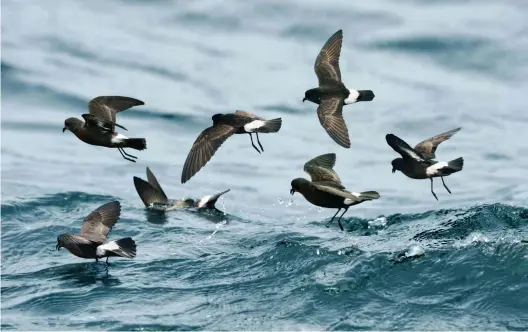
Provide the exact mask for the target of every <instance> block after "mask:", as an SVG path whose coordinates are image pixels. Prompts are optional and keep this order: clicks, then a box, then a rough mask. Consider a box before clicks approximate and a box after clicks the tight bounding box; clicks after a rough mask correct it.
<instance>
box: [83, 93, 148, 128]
mask: <svg viewBox="0 0 528 332" xmlns="http://www.w3.org/2000/svg"><path fill="white" fill-rule="evenodd" d="M139 105H145V103H144V102H142V101H141V100H139V99H135V98H130V97H122V96H100V97H96V98H94V99H92V100H90V102H89V103H88V112H89V113H90V114H91V115H93V116H95V117H98V118H101V119H105V120H109V121H112V122H114V123H115V122H116V113H117V112H121V111H124V110H127V109H129V108H131V107H133V106H139Z"/></svg>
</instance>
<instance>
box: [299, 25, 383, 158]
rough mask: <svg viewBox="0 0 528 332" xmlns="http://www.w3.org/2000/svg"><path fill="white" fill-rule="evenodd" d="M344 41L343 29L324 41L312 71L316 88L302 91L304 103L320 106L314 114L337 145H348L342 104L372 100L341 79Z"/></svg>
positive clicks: (365, 93) (364, 91)
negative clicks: (308, 102)
mask: <svg viewBox="0 0 528 332" xmlns="http://www.w3.org/2000/svg"><path fill="white" fill-rule="evenodd" d="M342 43H343V31H342V30H339V31H337V32H336V33H334V34H333V35H332V36H331V37H330V38H329V39H328V41H327V42H326V43H325V44H324V46H323V48H322V49H321V51H320V52H319V55H318V56H317V59H316V60H315V66H314V69H315V74H316V75H317V78H318V79H319V86H318V87H317V88H313V89H309V90H307V91H306V92H305V93H304V98H303V102H304V101H305V100H309V101H311V102H313V103H316V104H318V105H319V107H318V108H317V116H318V117H319V121H320V122H321V125H322V126H323V128H324V129H325V130H326V132H327V133H328V135H330V137H331V138H332V139H333V140H334V141H335V142H336V143H337V144H339V145H341V146H342V147H345V148H350V138H349V137H348V129H347V126H346V123H345V119H343V106H344V105H348V104H353V103H356V102H359V101H371V100H373V99H374V97H375V96H374V92H372V91H371V90H354V89H349V88H347V87H346V86H345V85H344V84H343V82H342V81H341V70H340V68H339V56H340V54H341V45H342Z"/></svg>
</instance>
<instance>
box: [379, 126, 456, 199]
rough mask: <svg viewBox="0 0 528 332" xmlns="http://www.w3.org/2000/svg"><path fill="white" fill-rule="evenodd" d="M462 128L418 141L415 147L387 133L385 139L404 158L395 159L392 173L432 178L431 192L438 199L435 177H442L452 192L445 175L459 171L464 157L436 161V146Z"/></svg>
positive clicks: (412, 177)
mask: <svg viewBox="0 0 528 332" xmlns="http://www.w3.org/2000/svg"><path fill="white" fill-rule="evenodd" d="M460 129H461V128H456V129H453V130H450V131H447V132H445V133H442V134H440V135H437V136H434V137H431V138H428V139H426V140H425V141H422V142H420V143H418V144H417V145H416V146H415V147H414V149H413V148H411V147H410V146H409V144H407V143H406V142H405V141H404V140H402V139H401V138H399V137H397V136H396V135H393V134H387V135H386V136H385V139H386V140H387V143H388V144H389V145H390V147H391V148H393V149H394V151H396V152H398V153H399V154H400V155H401V156H402V158H396V159H394V160H393V161H392V162H391V163H392V173H394V172H396V171H397V170H398V171H400V172H402V173H403V174H405V175H406V176H407V177H410V178H411V179H427V178H428V179H430V180H431V193H432V194H433V196H434V198H436V200H438V197H437V196H436V194H435V192H434V190H433V178H436V177H440V178H441V179H442V183H443V184H444V188H446V190H447V192H448V193H450V194H451V190H449V188H448V187H447V185H446V184H445V182H444V176H448V175H451V174H453V173H456V172H459V171H461V170H462V168H463V167H464V158H462V157H460V158H457V159H454V160H451V161H449V162H445V161H436V160H434V159H435V158H436V156H435V153H436V148H437V147H438V145H440V143H442V142H443V141H446V140H448V139H449V138H451V137H452V136H453V135H454V134H456V133H457V132H458V131H459V130H460Z"/></svg>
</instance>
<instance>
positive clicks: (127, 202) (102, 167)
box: [1, 0, 528, 330]
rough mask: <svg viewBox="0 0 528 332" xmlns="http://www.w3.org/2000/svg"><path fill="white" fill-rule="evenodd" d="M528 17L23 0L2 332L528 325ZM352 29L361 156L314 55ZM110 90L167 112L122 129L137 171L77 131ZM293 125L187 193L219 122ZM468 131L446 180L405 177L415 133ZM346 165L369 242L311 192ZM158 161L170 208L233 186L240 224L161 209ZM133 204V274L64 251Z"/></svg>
mask: <svg viewBox="0 0 528 332" xmlns="http://www.w3.org/2000/svg"><path fill="white" fill-rule="evenodd" d="M527 13H528V6H527V4H526V3H525V2H524V1H500V2H499V1H484V0H483V1H420V0H415V1H405V2H403V1H381V0H380V1H348V0H336V1H318V0H297V1H283V0H274V1H230V2H225V1H213V0H204V1H192V2H191V1H169V0H166V1H164V0H158V1H103V0H97V1H95V0H94V1H80V0H71V1H58V0H56V1H39V0H26V1H8V0H4V1H3V2H2V68H1V70H2V105H1V106H2V134H1V139H2V153H1V157H2V158H1V166H2V174H1V175H2V178H1V179H2V227H1V231H2V238H1V239H2V243H1V245H2V260H1V264H2V279H1V281H2V285H1V290H2V294H1V295H2V302H1V324H2V325H1V328H2V329H20V330H28V329H30V330H52V329H53V330H65V329H103V330H109V329H110V330H135V329H143V330H160V329H161V330H162V329H167V330H168V329H171V330H175V329H180V330H182V329H183V330H187V329H195V330H198V329H207V330H233V329H236V330H269V329H274V330H353V329H369V330H370V329H377V330H380V329H381V330H401V329H408V330H424V329H427V330H527V329H528V297H527V295H528V243H525V242H522V241H523V240H524V241H527V240H528V209H527V207H528V182H527V177H526V176H527V169H528V145H527V142H528V134H527V130H526V128H527V126H528V112H527V105H526V91H528V20H526V15H527ZM340 28H342V29H343V31H344V43H343V50H342V53H341V70H342V77H343V80H344V82H345V83H346V84H347V85H350V86H351V87H355V88H359V89H372V90H373V91H374V92H375V93H376V99H375V100H374V101H373V102H371V103H360V104H357V105H352V106H347V107H346V108H345V111H344V114H345V119H346V121H347V124H348V128H349V132H350V137H351V141H352V147H351V149H343V148H341V147H339V146H338V145H337V144H335V143H334V142H333V141H332V140H331V139H330V138H329V137H328V135H327V134H326V133H325V132H324V130H323V129H322V127H321V126H320V124H319V121H318V119H317V116H316V113H315V109H316V107H315V105H314V104H312V103H302V102H301V100H302V98H303V96H304V91H305V90H306V89H308V88H312V87H314V86H315V85H316V83H317V79H316V77H315V74H314V72H313V62H314V60H315V57H316V55H317V52H318V51H319V49H320V47H321V46H322V45H323V44H324V42H325V41H326V39H327V38H328V37H329V36H330V35H331V34H332V33H334V32H335V31H336V30H338V29H340ZM99 95H125V96H131V97H134V98H138V99H141V100H143V101H145V106H140V107H135V108H133V109H131V110H129V111H126V112H123V113H120V114H119V119H120V120H119V123H120V124H121V125H124V126H125V127H127V128H128V130H129V131H128V133H127V134H129V135H131V136H136V137H146V138H147V142H148V143H147V144H148V150H146V151H143V152H137V153H136V155H137V156H138V157H139V160H138V163H137V164H132V163H129V162H127V161H125V160H123V159H122V158H121V156H120V155H119V153H118V152H117V151H116V150H113V149H105V148H98V147H93V146H89V145H86V144H83V143H82V142H80V141H79V140H78V139H76V138H75V137H74V136H73V135H72V134H71V133H69V132H66V133H62V127H63V123H64V119H66V118H67V117H71V116H76V117H79V116H80V115H81V114H82V113H85V112H86V108H87V102H88V101H89V100H90V99H92V98H93V97H96V96H99ZM236 109H243V110H247V111H250V112H254V113H256V114H258V115H261V116H263V117H266V118H273V117H279V116H280V117H282V118H283V127H282V129H281V131H280V132H279V133H278V134H273V135H261V142H262V144H263V146H264V148H265V152H264V153H263V154H262V155H258V154H257V153H256V151H254V150H253V148H252V147H251V145H250V141H249V138H248V137H247V136H244V135H236V136H234V137H232V138H230V139H229V140H228V141H227V142H226V143H225V144H224V145H223V146H222V147H221V148H220V149H219V150H218V152H217V153H216V155H215V156H214V157H213V159H212V160H211V161H210V162H209V163H208V164H207V165H206V166H205V167H204V168H203V169H202V170H201V171H200V172H199V173H198V174H197V175H195V176H194V177H193V178H192V179H191V180H190V181H189V182H188V183H186V184H185V185H181V184H180V175H181V169H182V165H183V163H184V161H185V157H186V155H187V153H188V151H189V149H190V147H191V145H192V143H193V142H194V140H195V138H196V137H197V136H198V134H199V132H200V131H201V130H202V129H203V128H205V127H206V126H209V125H210V123H211V120H210V118H211V115H212V114H214V113H222V112H224V113H225V112H232V111H234V110H236ZM459 126H461V127H462V130H461V131H460V132H459V133H457V134H456V135H455V136H454V137H453V138H452V139H450V140H449V141H447V142H445V143H443V144H442V145H441V146H440V147H439V149H438V151H437V156H438V157H439V158H440V159H443V160H450V159H454V158H456V157H459V156H462V157H464V159H465V167H464V170H463V171H462V172H459V173H456V174H453V175H451V176H449V177H447V178H446V183H447V184H448V186H449V187H450V189H451V191H452V192H453V194H452V195H449V194H448V193H447V192H446V191H445V190H444V189H443V187H442V185H441V182H440V181H436V183H435V191H436V193H437V195H438V197H439V201H436V200H435V199H434V198H433V197H432V195H431V193H430V191H429V182H428V181H417V180H411V179H408V178H406V177H404V176H403V175H402V174H401V173H396V174H392V173H391V168H392V167H391V165H390V161H391V160H392V159H393V158H395V157H397V155H396V154H395V153H394V151H392V149H391V148H390V147H389V146H388V145H387V144H386V142H385V134H387V133H394V134H396V135H398V136H401V137H402V138H404V139H405V140H407V141H408V142H409V143H410V144H412V145H414V144H416V143H417V142H419V141H421V140H422V139H425V138H427V137H430V136H432V135H435V134H438V133H441V132H443V131H446V130H449V129H452V128H455V127H459ZM328 152H335V153H336V154H337V164H336V167H335V169H336V171H337V172H338V174H339V175H340V177H341V179H342V180H343V183H344V184H345V186H347V188H349V189H350V190H353V191H364V190H376V191H378V192H379V193H380V194H381V199H379V200H377V201H374V202H368V203H364V204H361V205H358V206H355V207H354V208H352V209H350V210H349V212H348V214H347V215H346V217H345V219H344V226H345V228H346V230H347V231H346V232H340V231H339V227H338V226H337V224H335V223H334V224H333V225H332V226H331V227H330V228H326V227H325V226H324V223H325V222H326V221H328V219H329V218H330V217H331V216H332V215H333V213H334V210H329V209H325V210H323V209H318V208H317V207H314V206H311V205H310V204H308V203H307V202H306V201H305V200H304V199H303V198H302V197H301V196H300V195H295V196H294V198H293V201H290V195H289V190H290V181H291V180H292V179H293V178H296V177H300V176H304V177H307V174H304V172H303V170H302V167H303V164H304V163H305V162H306V161H307V160H309V159H311V158H313V157H315V156H317V155H319V154H323V153H328ZM146 166H149V167H150V168H151V169H152V170H153V172H154V173H155V174H156V176H157V177H158V180H159V181H160V183H161V184H162V186H163V187H164V190H165V192H166V193H167V194H168V196H169V197H170V198H174V199H179V198H182V197H184V196H190V197H200V196H202V195H207V194H212V193H214V192H215V191H217V190H224V189H228V188H231V191H230V192H229V193H228V194H226V195H225V196H224V198H223V199H221V200H220V201H219V202H218V207H219V208H220V209H221V210H223V211H225V212H226V214H223V213H201V212H197V211H172V212H171V213H168V214H166V215H165V216H164V217H160V216H159V215H151V214H149V213H146V211H145V210H144V208H143V206H142V203H141V200H140V199H139V197H138V196H137V193H136V191H135V188H134V186H133V182H132V177H133V176H140V177H143V178H145V167H146ZM114 199H117V200H119V201H120V202H121V204H122V214H121V219H120V221H119V222H118V223H117V225H116V226H115V228H114V229H113V231H112V233H111V238H114V239H117V238H120V237H124V236H132V237H133V238H134V239H135V240H136V242H137V245H138V255H137V257H136V258H135V259H134V260H125V259H114V260H113V265H112V266H110V267H109V268H108V269H106V268H105V267H104V264H95V263H93V262H92V261H91V260H82V259H80V258H77V257H74V256H72V255H70V254H69V253H68V252H66V251H65V250H61V251H56V250H55V245H56V237H57V235H59V234H61V233H65V232H70V233H75V232H77V231H78V230H79V228H80V224H81V221H82V219H83V218H84V217H85V216H86V215H88V214H89V213H90V212H91V211H92V210H93V209H95V208H97V207H98V206H100V205H102V204H104V203H106V202H108V201H110V200H114Z"/></svg>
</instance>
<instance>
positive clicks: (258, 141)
mask: <svg viewBox="0 0 528 332" xmlns="http://www.w3.org/2000/svg"><path fill="white" fill-rule="evenodd" d="M255 135H257V143H258V145H259V146H260V149H261V150H262V152H264V148H263V147H262V144H260V140H259V137H258V133H255Z"/></svg>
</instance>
